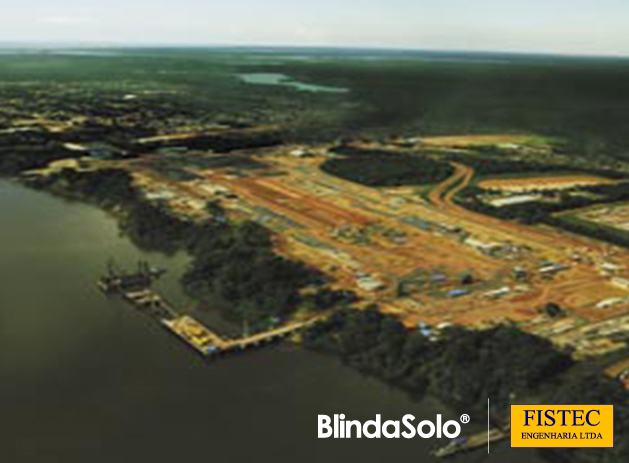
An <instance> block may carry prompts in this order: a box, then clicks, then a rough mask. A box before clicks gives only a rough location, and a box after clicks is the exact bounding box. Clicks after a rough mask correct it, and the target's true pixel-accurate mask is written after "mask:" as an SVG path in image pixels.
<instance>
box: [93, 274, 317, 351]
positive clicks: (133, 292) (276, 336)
mask: <svg viewBox="0 0 629 463" xmlns="http://www.w3.org/2000/svg"><path fill="white" fill-rule="evenodd" d="M163 273H164V271H162V270H158V269H153V268H151V267H150V266H148V264H146V263H142V264H141V265H139V267H138V272H137V273H126V274H121V273H120V272H118V271H116V270H114V268H113V267H110V268H109V271H108V273H107V274H106V275H105V276H103V277H102V278H101V279H100V280H99V281H98V284H97V286H98V288H99V289H100V290H101V291H102V292H103V293H105V294H106V295H108V296H112V295H115V296H120V297H121V298H122V299H123V300H124V301H125V302H127V303H129V304H130V305H132V306H133V307H135V308H136V309H138V310H139V311H141V312H143V313H145V314H147V315H149V316H150V317H151V318H153V319H154V320H156V321H158V322H159V323H160V324H161V325H162V326H163V327H164V328H166V329H167V330H168V331H169V332H171V333H173V334H175V335H176V336H177V337H178V338H179V339H181V340H182V341H184V342H185V343H186V344H187V345H188V346H190V347H192V348H193V349H194V350H195V351H196V352H198V353H199V354H201V355H203V356H204V357H212V356H216V355H219V354H221V353H225V352H230V351H243V350H247V349H252V348H255V347H259V346H262V345H264V344H268V343H271V342H274V341H277V340H280V339H283V338H286V337H288V336H290V335H291V334H293V333H296V332H298V331H301V330H304V329H306V328H308V327H310V326H312V325H314V324H315V323H317V322H319V321H320V320H321V317H322V316H321V315H318V316H315V317H312V318H310V319H308V320H305V321H299V322H292V323H289V324H286V325H284V326H280V327H278V328H275V329H272V330H269V331H265V332H263V333H257V334H254V335H251V336H246V337H242V338H236V339H230V338H224V337H222V336H220V335H219V334H217V333H215V332H213V331H212V330H211V329H210V328H208V327H207V326H205V325H204V324H203V323H201V322H200V321H199V320H197V319H195V318H194V317H192V316H190V315H185V314H182V313H180V312H179V311H177V310H176V309H175V308H174V307H173V306H172V305H171V304H170V303H169V302H168V301H166V299H165V298H164V297H162V296H161V295H160V294H159V293H157V292H156V291H154V290H153V289H151V288H150V286H151V285H152V283H153V282H154V281H155V280H157V279H158V278H159V277H161V276H162V275H163Z"/></svg>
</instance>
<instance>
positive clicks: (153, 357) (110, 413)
mask: <svg viewBox="0 0 629 463" xmlns="http://www.w3.org/2000/svg"><path fill="white" fill-rule="evenodd" d="M110 257H115V258H116V259H117V261H118V262H119V263H121V264H127V265H130V264H132V263H134V262H135V261H136V260H137V259H138V258H146V259H148V260H150V261H151V263H153V264H156V265H163V266H165V267H167V268H168V269H169V273H168V274H167V276H166V277H165V278H164V280H163V281H162V282H160V283H159V285H160V288H159V289H160V290H161V291H162V292H163V293H165V294H166V295H167V296H168V297H169V298H170V299H171V300H173V301H174V302H175V303H176V304H185V303H186V300H185V297H184V296H183V295H182V293H181V290H180V288H179V286H178V284H177V280H178V278H179V276H180V274H181V272H182V271H183V269H184V267H185V265H186V257H185V256H181V255H180V256H173V257H165V256H162V255H159V254H147V253H143V252H140V251H139V250H138V249H137V248H135V247H134V246H133V245H132V244H131V243H130V241H129V240H128V239H126V238H125V237H122V236H120V234H119V233H118V229H117V226H116V222H115V220H114V219H113V218H111V217H109V216H108V215H106V214H105V213H104V212H102V211H100V210H98V209H97V208H94V207H92V206H88V205H84V204H80V203H76V202H74V203H71V202H67V201H64V200H61V199H59V198H55V197H52V196H49V195H47V194H45V193H41V192H35V191H32V190H29V189H26V188H24V187H22V186H19V185H16V184H14V183H9V182H4V181H3V182H0V413H1V415H0V416H1V418H0V419H1V422H2V430H1V432H2V434H1V436H2V437H1V438H0V439H1V441H2V443H3V444H4V445H3V448H2V450H1V453H0V455H2V461H3V462H6V463H22V462H24V463H39V462H42V463H56V462H59V463H75V462H76V463H86V462H89V463H126V462H133V463H143V462H151V463H155V462H157V463H161V462H173V463H174V462H177V463H179V462H184V461H222V462H229V463H239V462H252V461H256V460H257V461H262V462H267V461H269V462H271V461H273V462H280V463H281V462H296V461H299V462H304V463H310V462H324V461H326V462H335V461H344V462H345V461H360V462H365V463H369V462H374V463H375V462H382V461H387V460H390V459H391V458H395V459H396V460H397V461H405V460H408V461H427V462H429V461H437V460H434V459H433V458H431V457H429V456H428V451H429V450H430V449H431V448H434V447H435V446H439V445H443V444H444V443H445V442H444V441H437V440H434V439H428V440H423V439H419V438H417V439H411V440H407V439H351V440H340V439H336V440H334V439H326V440H320V439H317V415H318V414H333V413H345V415H346V416H347V417H348V418H351V419H358V420H361V421H364V420H368V419H373V417H374V416H375V414H376V413H380V414H382V415H383V418H384V419H401V417H402V416H403V415H404V414H406V413H412V414H413V415H415V416H416V417H418V418H420V417H421V418H422V419H423V418H428V419H431V420H434V417H435V414H436V413H444V414H445V415H446V418H448V419H452V418H457V416H458V415H457V416H454V415H453V414H452V413H450V412H448V411H447V410H446V409H445V408H444V407H443V406H440V405H439V404H438V403H436V402H434V401H431V400H425V401H423V402H421V403H417V402H413V401H411V400H410V399H409V398H408V397H407V396H406V395H405V394H403V393H401V392H399V391H397V390H393V389H391V388H389V387H387V386H385V385H383V384H381V383H380V382H378V381H376V380H373V379H370V378H365V377H364V376H362V375H360V374H359V373H357V372H355V371H353V370H351V369H349V368H345V367H343V366H342V365H340V364H339V362H338V361H337V360H336V359H334V358H330V357H325V356H321V355H318V354H315V353H312V352H309V351H306V350H304V349H300V348H297V347H293V346H290V345H280V346H275V347H269V348H266V349H262V350H259V351H254V352H248V353H245V354H242V355H238V356H231V357H227V358H223V359H220V360H219V361H216V362H213V363H205V362H204V361H202V360H201V359H200V358H198V357H197V356H196V354H194V353H193V352H192V351H191V350H189V349H188V348H187V347H186V346H184V345H183V344H182V343H180V342H179V341H178V340H177V339H176V338H175V337H173V336H171V335H169V334H168V333H166V331H165V330H163V329H162V328H161V327H159V326H158V325H157V324H156V323H154V321H153V320H151V319H148V318H146V317H145V316H143V315H142V314H140V313H138V312H136V311H134V310H133V309H131V308H129V307H127V306H125V305H124V304H122V303H121V302H117V301H111V300H107V299H106V298H104V297H103V296H102V295H101V294H100V293H99V292H98V291H97V290H96V288H95V285H94V283H95V281H96V279H97V278H98V276H99V275H100V274H101V273H102V271H103V269H104V265H105V263H106V261H107V259H108V258H110ZM472 420H473V421H474V420H476V421H478V423H479V425H481V427H482V423H483V422H484V417H475V416H472ZM507 460H508V461H516V462H517V461H520V462H533V463H534V462H537V461H538V460H537V459H536V458H535V455H534V453H533V452H530V451H520V450H518V451H516V450H512V449H510V448H509V447H508V445H504V444H501V445H496V446H493V447H492V453H491V454H490V455H489V456H488V455H487V454H486V452H485V451H483V450H480V451H477V452H473V453H470V454H467V455H463V456H459V457H456V459H455V461H457V462H465V463H470V462H495V463H498V462H504V461H507Z"/></svg>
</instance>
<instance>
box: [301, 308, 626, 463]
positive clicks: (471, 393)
mask: <svg viewBox="0 0 629 463" xmlns="http://www.w3.org/2000/svg"><path fill="white" fill-rule="evenodd" d="M304 341H305V344H306V346H308V347H310V348H312V349H316V350H319V351H323V352H327V353H334V354H336V355H339V356H340V358H341V359H342V360H343V362H345V363H346V364H348V365H350V366H352V367H354V368H357V369H359V370H360V371H362V372H364V373H366V374H369V375H373V376H376V377H378V378H381V379H382V380H384V381H385V382H387V383H389V384H391V385H394V386H396V387H400V388H403V389H404V390H406V391H408V392H409V393H410V394H411V395H413V396H415V397H421V396H423V395H424V394H430V395H433V396H435V397H438V398H439V399H440V400H441V401H443V402H444V403H446V404H449V405H451V406H454V407H456V408H461V409H462V410H464V411H467V412H468V413H469V411H470V410H475V411H478V412H483V413H484V412H485V410H486V404H487V398H488V397H490V398H491V400H492V404H493V407H494V410H496V411H497V414H498V415H499V419H500V416H501V417H502V418H506V417H508V416H509V405H510V403H512V402H513V403H517V402H523V401H527V400H530V401H532V403H552V404H573V403H587V404H609V403H613V404H614V405H615V410H614V422H615V423H614V424H615V442H616V446H615V447H614V449H613V450H611V449H604V451H600V450H553V451H552V452H548V456H551V457H553V458H555V457H563V458H568V459H567V460H566V461H571V462H584V463H585V462H588V463H594V462H601V463H602V462H610V463H611V462H617V461H625V460H626V459H627V458H628V457H629V405H628V404H627V401H628V399H629V393H628V392H627V391H626V390H625V389H624V388H623V386H622V384H621V383H620V382H619V381H617V380H613V379H611V378H608V377H605V376H604V375H603V372H602V371H600V369H599V368H597V367H594V366H593V365H589V364H584V363H576V362H575V361H573V360H572V358H571V356H570V355H569V353H568V352H561V351H558V350H556V349H555V347H554V346H553V344H552V343H551V342H550V341H548V340H546V339H543V338H539V337H537V336H533V335H531V334H528V333H525V332H523V331H521V330H519V329H517V328H515V327H512V326H500V327H496V328H492V329H489V330H467V329H464V328H455V327H453V328H449V329H447V330H445V331H444V332H443V334H442V336H441V337H440V338H439V340H438V341H430V340H429V339H428V337H426V336H424V334H422V333H421V332H420V331H416V330H413V331H409V330H407V329H406V328H405V327H404V326H403V325H402V324H401V323H400V322H399V320H398V319H396V318H394V317H392V316H389V315H385V314H382V313H381V312H380V311H378V310H377V308H375V307H374V308H372V309H367V310H364V311H358V310H351V309H345V310H339V311H337V312H335V313H334V314H333V315H332V316H331V317H330V318H329V319H328V320H327V321H325V322H323V323H322V324H319V325H317V326H315V327H313V328H312V329H310V330H309V331H308V332H307V333H306V335H305V338H304Z"/></svg>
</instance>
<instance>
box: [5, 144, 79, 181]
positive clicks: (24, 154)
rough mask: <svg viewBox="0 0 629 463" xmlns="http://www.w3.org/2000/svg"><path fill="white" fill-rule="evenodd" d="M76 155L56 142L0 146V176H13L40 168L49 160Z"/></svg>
mask: <svg viewBox="0 0 629 463" xmlns="http://www.w3.org/2000/svg"><path fill="white" fill-rule="evenodd" d="M71 157H77V154H76V153H73V152H71V151H69V150H67V149H65V148H63V146H61V145H59V144H58V143H53V142H47V143H44V144H41V145H6V146H4V145H3V146H0V176H13V175H17V174H19V173H20V172H23V171H25V170H31V169H42V168H44V167H46V166H47V165H48V164H49V163H50V162H52V161H57V160H59V159H65V158H71Z"/></svg>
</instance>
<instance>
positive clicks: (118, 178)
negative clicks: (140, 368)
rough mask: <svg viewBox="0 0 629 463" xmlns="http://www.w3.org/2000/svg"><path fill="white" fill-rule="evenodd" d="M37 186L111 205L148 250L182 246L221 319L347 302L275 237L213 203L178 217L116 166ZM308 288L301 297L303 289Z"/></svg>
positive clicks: (259, 320)
mask: <svg viewBox="0 0 629 463" xmlns="http://www.w3.org/2000/svg"><path fill="white" fill-rule="evenodd" d="M35 186H38V187H40V188H46V189H48V190H51V191H53V192H57V193H62V194H65V195H66V196H68V195H69V196H70V197H72V198H80V199H86V200H91V201H93V202H95V203H97V204H98V205H100V206H102V207H104V208H107V209H110V210H116V211H117V213H118V215H119V216H120V226H121V229H122V230H123V231H124V232H125V233H126V234H127V235H128V236H129V237H130V238H131V239H132V240H133V241H134V243H135V244H136V245H137V246H138V247H140V248H142V249H145V250H151V251H161V252H166V253H174V252H178V251H185V252H187V253H189V255H190V256H191V258H192V260H191V263H190V265H189V267H188V269H187V271H186V272H185V274H184V276H183V278H182V284H183V285H184V288H185V289H186V291H187V292H188V294H190V295H191V296H192V297H194V298H195V299H197V300H199V301H202V302H208V305H210V306H212V307H217V306H218V307H219V308H220V309H221V310H222V311H223V314H224V315H225V316H226V318H229V319H232V320H235V321H239V322H240V321H242V320H243V319H245V320H247V321H248V322H249V323H250V326H251V327H252V328H253V329H255V328H258V327H259V328H265V327H266V326H267V325H268V323H269V321H271V320H273V321H276V322H278V321H280V320H281V319H283V318H285V317H287V316H288V315H290V314H291V313H293V312H294V311H295V310H296V309H297V307H299V306H302V305H303V306H306V307H309V308H311V309H314V310H326V309H329V308H331V307H333V306H335V305H338V304H341V303H347V302H352V301H353V300H354V299H353V297H354V296H353V294H351V293H346V292H344V291H332V290H329V289H327V288H325V287H324V284H325V283H326V281H325V279H324V277H323V275H322V274H321V273H320V272H319V271H317V270H316V269H314V268H311V267H308V266H306V265H305V264H302V263H301V262H298V261H292V260H289V259H286V258H284V257H282V256H279V255H277V254H275V252H274V249H273V240H272V235H271V233H270V232H269V230H267V229H266V228H264V227H263V226H261V225H258V224H256V223H254V222H243V223H230V222H229V221H228V220H227V216H226V214H225V212H224V211H223V210H222V209H221V207H220V206H219V205H218V204H216V203H210V204H209V205H208V212H209V213H210V217H209V218H208V219H207V220H204V221H201V222H198V221H192V220H186V219H182V218H180V217H178V216H175V215H174V214H173V213H171V212H170V210H169V209H168V208H167V207H166V206H165V205H164V204H162V203H160V202H149V201H147V200H146V199H144V198H143V196H142V195H141V194H140V193H139V192H138V191H137V189H136V188H135V187H134V186H133V183H132V178H131V175H130V174H129V173H127V172H126V171H124V170H121V169H105V170H99V171H93V172H77V171H74V170H69V169H65V170H62V171H61V172H59V173H57V174H54V175H52V176H50V177H49V178H47V179H44V180H39V181H38V182H36V183H35ZM308 287H312V289H311V291H309V292H306V293H304V294H302V292H303V290H304V289H305V288H308Z"/></svg>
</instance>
